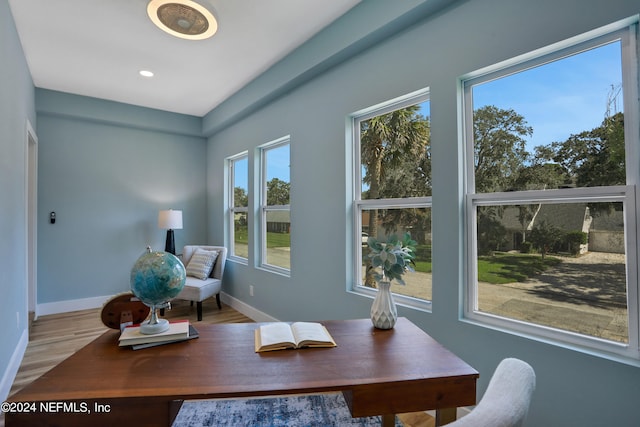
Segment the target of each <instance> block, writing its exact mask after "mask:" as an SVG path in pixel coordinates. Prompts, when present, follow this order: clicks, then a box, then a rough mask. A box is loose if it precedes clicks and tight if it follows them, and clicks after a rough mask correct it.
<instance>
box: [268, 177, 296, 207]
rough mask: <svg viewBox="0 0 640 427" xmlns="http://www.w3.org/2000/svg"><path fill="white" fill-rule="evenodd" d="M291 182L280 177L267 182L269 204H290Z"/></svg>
mask: <svg viewBox="0 0 640 427" xmlns="http://www.w3.org/2000/svg"><path fill="white" fill-rule="evenodd" d="M290 187H291V184H290V183H288V182H285V181H283V180H281V179H278V178H273V179H271V180H270V181H268V182H267V205H268V206H278V205H288V204H289V190H290Z"/></svg>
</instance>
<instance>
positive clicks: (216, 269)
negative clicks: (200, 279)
mask: <svg viewBox="0 0 640 427" xmlns="http://www.w3.org/2000/svg"><path fill="white" fill-rule="evenodd" d="M198 248H202V249H204V250H206V251H218V258H217V259H216V263H215V264H214V266H213V270H211V274H210V275H209V277H213V278H214V279H219V280H222V276H223V274H224V265H225V263H226V262H227V248H225V247H224V246H206V245H187V246H185V247H184V248H183V249H182V263H183V264H184V265H185V267H186V265H187V264H189V260H190V259H191V257H192V256H193V254H194V253H195V251H196V249H198Z"/></svg>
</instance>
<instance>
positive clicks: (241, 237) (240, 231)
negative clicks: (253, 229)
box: [234, 227, 291, 248]
mask: <svg viewBox="0 0 640 427" xmlns="http://www.w3.org/2000/svg"><path fill="white" fill-rule="evenodd" d="M234 234H235V235H234V240H235V242H236V243H243V244H245V245H246V244H248V243H249V233H248V232H247V228H246V227H244V228H236V230H235V232H234ZM290 246H291V235H290V234H289V233H271V232H267V247H268V248H288V247H290Z"/></svg>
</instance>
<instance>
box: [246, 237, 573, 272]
mask: <svg viewBox="0 0 640 427" xmlns="http://www.w3.org/2000/svg"><path fill="white" fill-rule="evenodd" d="M290 237H291V236H290V234H288V233H267V247H269V248H276V247H290V246H291V243H290ZM235 241H236V243H245V244H247V243H248V241H249V239H248V233H247V229H246V228H241V229H236V231H235ZM416 249H417V251H416V252H417V255H418V256H417V259H416V265H415V266H414V268H415V270H416V271H419V272H421V273H431V266H432V264H431V246H428V245H419V246H418V247H417V248H416ZM363 252H364V253H363V255H364V256H365V260H363V261H365V262H366V251H363ZM560 262H562V261H561V260H559V259H558V258H554V257H551V256H546V257H545V260H544V262H542V257H541V256H540V255H539V254H516V253H502V252H496V253H495V254H494V255H493V256H480V257H478V281H480V282H488V283H494V284H504V283H512V282H523V281H525V280H527V279H528V278H530V277H533V276H536V275H538V274H540V273H542V272H543V271H545V270H546V269H547V268H549V267H551V266H554V265H557V264H559V263H560Z"/></svg>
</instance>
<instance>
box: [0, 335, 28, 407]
mask: <svg viewBox="0 0 640 427" xmlns="http://www.w3.org/2000/svg"><path fill="white" fill-rule="evenodd" d="M27 345H29V330H28V329H26V328H25V329H24V330H23V331H22V335H21V336H20V340H19V341H18V345H17V346H16V349H15V351H14V352H13V354H12V355H11V360H9V365H8V366H7V369H5V370H4V373H3V374H2V381H1V382H0V401H2V402H4V401H5V400H7V397H9V393H10V392H11V386H12V385H13V381H14V380H15V379H16V374H17V373H18V369H20V364H21V363H22V358H23V357H24V353H25V352H26V351H27Z"/></svg>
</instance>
